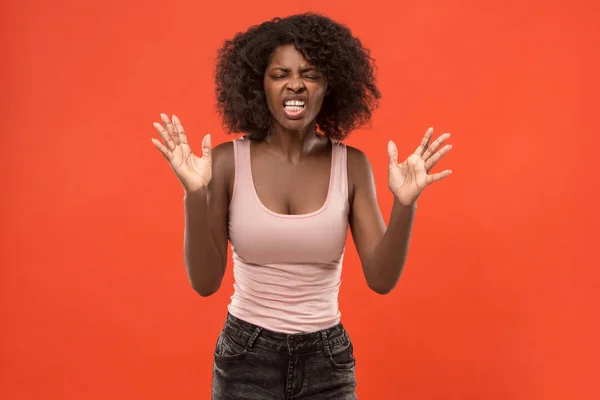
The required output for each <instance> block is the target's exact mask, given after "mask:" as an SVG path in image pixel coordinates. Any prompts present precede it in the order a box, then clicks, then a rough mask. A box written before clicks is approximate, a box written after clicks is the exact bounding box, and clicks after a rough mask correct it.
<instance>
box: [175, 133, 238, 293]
mask: <svg viewBox="0 0 600 400" xmlns="http://www.w3.org/2000/svg"><path fill="white" fill-rule="evenodd" d="M212 171H213V172H212V179H211V181H210V183H209V184H208V186H207V187H204V188H203V189H202V190H200V191H196V192H193V193H188V192H186V194H185V196H184V209H185V231H184V258H185V266H186V270H187V274H188V278H189V280H190V284H191V285H192V287H193V288H194V290H195V291H196V292H198V294H200V295H201V296H210V295H211V294H213V293H215V292H216V291H217V290H218V289H219V288H220V287H221V282H222V280H223V276H224V274H225V266H226V265H227V241H228V236H229V235H228V228H227V224H228V212H229V193H230V185H231V183H232V182H233V173H234V164H233V144H232V143H231V142H226V143H223V144H221V145H219V146H216V147H215V148H214V149H213V150H212Z"/></svg>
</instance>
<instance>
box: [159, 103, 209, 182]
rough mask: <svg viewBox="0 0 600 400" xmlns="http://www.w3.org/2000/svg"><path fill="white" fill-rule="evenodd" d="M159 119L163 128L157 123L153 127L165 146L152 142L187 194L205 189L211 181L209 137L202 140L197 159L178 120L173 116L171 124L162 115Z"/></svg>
mask: <svg viewBox="0 0 600 400" xmlns="http://www.w3.org/2000/svg"><path fill="white" fill-rule="evenodd" d="M161 118H162V120H163V123H164V125H165V126H164V127H163V125H161V124H159V123H155V124H154V126H155V128H156V130H157V131H158V132H159V133H160V135H161V137H162V139H163V141H164V142H165V144H164V145H163V144H162V143H161V142H159V141H158V140H156V139H154V138H153V139H152V142H153V143H154V145H155V146H156V147H157V148H158V150H160V152H161V153H162V154H163V155H164V156H165V158H166V159H167V161H168V162H169V164H170V166H171V168H172V169H173V171H174V172H175V174H176V175H177V178H178V179H179V181H180V182H181V184H182V185H183V187H184V189H185V190H186V191H187V192H195V191H198V190H200V189H201V188H202V187H206V186H207V185H208V183H209V182H210V180H211V179H212V158H211V148H210V145H211V140H210V139H211V138H210V135H206V136H205V137H204V139H203V140H202V157H198V156H196V155H195V154H194V153H193V152H192V149H191V148H190V145H189V143H188V140H187V136H186V134H185V131H184V129H183V126H182V125H181V122H180V121H179V119H178V118H177V117H176V116H173V123H171V121H169V118H168V117H167V116H166V115H164V114H162V115H161ZM165 128H166V129H165Z"/></svg>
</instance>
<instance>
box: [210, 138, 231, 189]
mask: <svg viewBox="0 0 600 400" xmlns="http://www.w3.org/2000/svg"><path fill="white" fill-rule="evenodd" d="M211 154H212V166H213V168H212V171H213V173H212V180H211V183H213V187H214V188H215V189H217V188H221V189H217V190H225V189H227V193H228V194H229V195H231V193H232V189H233V179H234V174H235V162H234V155H233V141H228V142H224V143H221V144H219V145H217V146H215V147H213V149H212V151H211Z"/></svg>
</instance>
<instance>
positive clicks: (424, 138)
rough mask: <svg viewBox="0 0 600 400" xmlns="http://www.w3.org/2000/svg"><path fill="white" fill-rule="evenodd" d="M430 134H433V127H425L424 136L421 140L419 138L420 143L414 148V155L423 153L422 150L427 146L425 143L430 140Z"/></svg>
mask: <svg viewBox="0 0 600 400" xmlns="http://www.w3.org/2000/svg"><path fill="white" fill-rule="evenodd" d="M432 135H433V128H429V129H427V132H425V136H423V140H421V144H420V145H419V147H417V149H416V150H415V154H416V155H419V156H420V155H422V154H423V152H424V151H425V149H426V148H427V145H428V144H429V141H430V140H431V136H432Z"/></svg>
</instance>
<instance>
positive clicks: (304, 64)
mask: <svg viewBox="0 0 600 400" xmlns="http://www.w3.org/2000/svg"><path fill="white" fill-rule="evenodd" d="M264 88H265V94H266V97H267V106H268V107H269V111H270V112H271V115H272V116H273V119H274V122H275V123H277V124H279V125H281V127H283V128H284V129H287V130H290V131H301V130H303V129H305V128H307V127H309V126H310V125H311V124H313V123H314V122H315V120H316V118H317V115H318V114H319V111H320V110H321V106H322V105H323V99H324V97H325V93H326V92H327V81H326V79H325V77H324V76H323V74H322V73H321V72H320V71H319V70H318V69H316V68H315V67H314V66H313V65H311V64H310V63H309V62H308V61H306V60H305V59H304V57H303V56H302V54H301V53H300V52H299V51H298V50H296V48H295V47H294V46H293V45H291V44H290V45H285V46H280V47H278V48H276V49H275V51H274V52H273V55H272V57H271V63H270V64H269V65H268V66H267V70H266V72H265V77H264Z"/></svg>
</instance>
